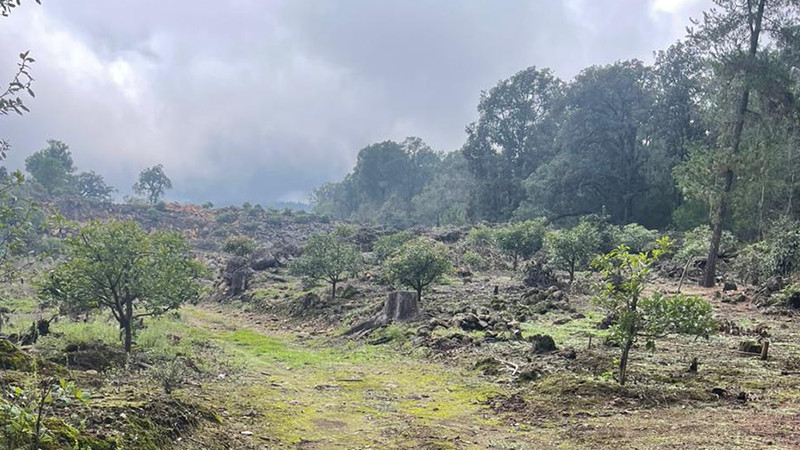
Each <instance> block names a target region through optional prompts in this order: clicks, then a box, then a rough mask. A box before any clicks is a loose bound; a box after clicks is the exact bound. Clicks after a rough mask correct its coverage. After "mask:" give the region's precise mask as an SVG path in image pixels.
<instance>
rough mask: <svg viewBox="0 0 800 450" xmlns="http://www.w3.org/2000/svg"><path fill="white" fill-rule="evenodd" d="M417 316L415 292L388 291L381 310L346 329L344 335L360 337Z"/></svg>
mask: <svg viewBox="0 0 800 450" xmlns="http://www.w3.org/2000/svg"><path fill="white" fill-rule="evenodd" d="M418 317H419V302H418V301H417V294H416V293H415V292H409V291H394V292H390V293H389V296H388V297H387V298H386V301H385V302H384V303H383V310H382V311H381V312H379V313H378V314H376V315H374V316H372V317H371V318H370V319H368V320H365V321H364V322H361V323H359V324H358V325H356V326H354V327H353V328H351V329H349V330H347V332H346V333H345V335H347V336H355V337H361V336H365V335H367V334H369V333H370V332H371V331H372V330H374V329H376V328H380V327H382V326H385V325H388V324H390V323H392V322H409V321H412V320H414V319H416V318H418Z"/></svg>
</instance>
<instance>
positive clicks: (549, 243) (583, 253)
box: [544, 222, 601, 283]
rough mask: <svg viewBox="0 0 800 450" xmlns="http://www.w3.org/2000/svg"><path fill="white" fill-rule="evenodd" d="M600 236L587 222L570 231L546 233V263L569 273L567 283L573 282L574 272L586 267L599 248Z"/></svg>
mask: <svg viewBox="0 0 800 450" xmlns="http://www.w3.org/2000/svg"><path fill="white" fill-rule="evenodd" d="M600 243H601V242H600V234H599V233H598V231H597V228H595V226H594V225H592V224H591V223H589V222H581V223H579V224H578V225H576V226H575V227H573V228H571V229H565V230H556V231H551V232H550V233H547V234H546V235H545V238H544V246H545V249H546V251H547V260H548V263H549V264H551V265H553V266H555V267H556V268H559V269H562V270H566V271H567V272H568V273H569V282H570V283H572V282H573V281H575V271H576V270H579V269H582V268H585V267H587V266H588V264H589V262H590V261H591V260H592V258H593V257H594V256H595V255H596V254H597V251H598V249H599V247H600Z"/></svg>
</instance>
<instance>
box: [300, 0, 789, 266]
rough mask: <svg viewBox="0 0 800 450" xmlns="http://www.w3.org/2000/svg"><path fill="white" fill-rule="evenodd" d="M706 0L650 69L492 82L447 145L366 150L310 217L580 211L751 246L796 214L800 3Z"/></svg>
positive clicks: (399, 219) (411, 221) (455, 220)
mask: <svg viewBox="0 0 800 450" xmlns="http://www.w3.org/2000/svg"><path fill="white" fill-rule="evenodd" d="M717 3H718V5H717V7H716V9H714V10H712V11H710V12H709V13H708V14H706V15H705V17H704V19H703V20H701V21H698V22H697V23H695V24H694V28H692V29H690V30H689V35H688V37H687V38H686V39H685V40H681V41H679V42H676V43H675V44H673V45H672V46H670V47H669V48H667V49H665V50H661V51H658V52H656V54H655V58H654V61H653V63H652V64H646V63H644V62H642V61H639V60H626V61H617V62H615V63H612V64H607V65H599V66H591V67H587V68H585V69H583V70H582V71H580V73H578V74H577V75H576V76H575V77H574V78H573V79H572V80H568V81H567V80H561V79H559V78H558V77H557V76H555V75H554V73H553V72H552V71H551V70H550V69H547V68H538V67H529V68H526V69H523V70H521V71H519V72H518V73H516V74H513V75H512V76H511V77H509V78H508V79H505V80H501V81H499V82H498V83H497V85H495V86H494V87H492V88H491V89H489V90H488V91H485V92H483V93H481V95H480V98H479V102H478V106H477V111H478V119H477V120H476V121H475V122H474V123H471V124H469V125H468V126H467V127H466V140H465V143H464V144H463V146H462V147H461V148H460V149H458V150H455V151H452V152H450V153H441V152H438V151H436V150H433V149H431V148H430V147H429V146H427V145H426V144H425V143H424V142H422V141H421V140H420V139H419V138H408V139H407V140H406V141H404V142H402V143H397V142H393V141H386V142H382V143H378V144H372V145H369V146H367V147H365V148H363V149H362V150H361V151H360V152H359V156H358V161H357V163H356V166H355V167H354V169H353V171H352V172H351V173H350V174H348V175H347V176H346V177H345V179H344V180H342V181H340V182H336V183H329V184H326V185H324V186H321V187H320V188H318V189H317V190H315V191H314V195H313V196H312V203H313V208H314V210H315V211H316V212H319V213H324V214H329V215H331V216H333V217H335V218H339V219H353V220H360V221H368V222H374V223H382V224H388V225H392V226H396V227H400V228H403V227H409V226H412V225H417V224H423V225H448V224H461V223H465V222H473V223H474V222H479V221H484V220H485V221H490V222H504V221H509V220H526V219H530V218H535V217H545V218H547V220H548V221H551V222H552V221H556V220H560V219H566V218H570V219H572V220H573V223H574V221H575V220H578V218H579V217H580V216H585V215H588V214H607V215H608V217H609V219H610V221H611V222H613V223H617V224H627V223H638V224H642V225H644V226H646V227H648V228H676V229H679V230H689V229H693V228H695V227H697V226H699V225H710V226H711V227H712V229H713V234H712V243H711V247H710V254H717V253H718V247H719V245H718V242H719V239H720V236H721V230H722V229H723V228H725V229H728V230H730V231H732V232H733V233H734V234H736V235H738V236H739V237H740V238H743V239H757V238H759V237H761V236H762V234H763V233H764V231H765V229H766V228H765V227H766V225H765V224H766V223H769V221H771V220H774V219H776V218H778V217H783V216H787V217H789V218H797V215H798V211H797V206H796V205H797V196H798V194H797V190H798V189H797V184H798V180H797V178H796V176H795V174H796V173H797V169H798V157H797V156H796V155H795V153H796V145H797V141H798V125H800V114H799V112H800V108H798V107H799V106H800V103H798V101H797V90H798V86H800V85H798V82H799V81H800V79H799V78H798V77H799V75H798V73H800V72H798V64H799V63H800V59H799V58H798V54H800V52H798V48H800V33H798V31H797V28H796V27H794V26H791V24H792V23H796V22H797V17H796V16H797V11H798V9H797V7H798V2H797V1H795V0H772V1H768V0H759V1H749V2H733V1H720V2H717ZM709 262H710V264H711V266H712V268H711V270H710V271H709V272H710V273H713V262H712V258H709Z"/></svg>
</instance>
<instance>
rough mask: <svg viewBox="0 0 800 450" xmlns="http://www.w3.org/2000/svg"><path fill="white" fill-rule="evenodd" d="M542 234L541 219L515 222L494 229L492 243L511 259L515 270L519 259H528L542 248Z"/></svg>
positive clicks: (542, 221)
mask: <svg viewBox="0 0 800 450" xmlns="http://www.w3.org/2000/svg"><path fill="white" fill-rule="evenodd" d="M544 232H545V228H544V220H543V219H536V220H526V221H524V222H515V223H511V224H508V225H506V226H505V227H502V228H498V229H496V230H495V231H494V243H495V245H496V246H497V248H498V249H499V250H500V251H501V252H503V253H504V254H506V255H507V256H509V257H510V258H511V260H512V261H513V269H514V270H517V265H518V263H519V260H520V259H528V258H530V257H531V256H533V254H534V253H536V252H537V251H539V249H540V248H542V241H543V239H544Z"/></svg>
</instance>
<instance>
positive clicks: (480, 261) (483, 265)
mask: <svg viewBox="0 0 800 450" xmlns="http://www.w3.org/2000/svg"><path fill="white" fill-rule="evenodd" d="M464 264H465V265H466V266H467V267H469V269H470V270H486V269H487V268H488V267H489V264H488V263H487V262H486V260H485V259H484V258H483V256H481V255H480V254H478V253H476V252H473V251H468V252H466V253H464Z"/></svg>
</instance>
